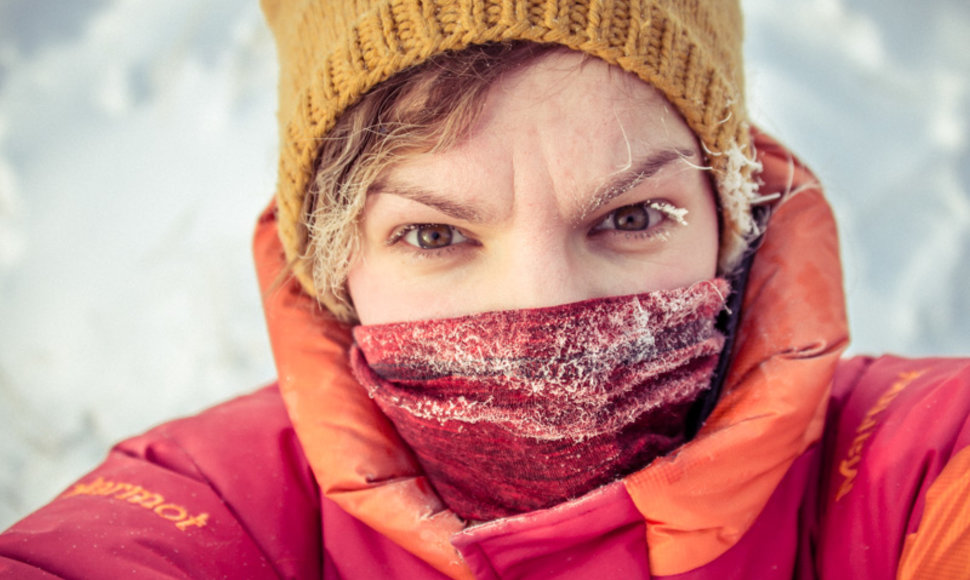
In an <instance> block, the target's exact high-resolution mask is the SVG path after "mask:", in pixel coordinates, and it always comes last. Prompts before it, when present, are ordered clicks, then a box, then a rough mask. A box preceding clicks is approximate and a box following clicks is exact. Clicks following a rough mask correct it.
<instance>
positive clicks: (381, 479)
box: [254, 134, 848, 577]
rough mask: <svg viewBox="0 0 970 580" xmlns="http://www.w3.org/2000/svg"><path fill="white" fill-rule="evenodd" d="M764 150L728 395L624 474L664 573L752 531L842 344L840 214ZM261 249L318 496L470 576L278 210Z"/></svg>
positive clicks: (814, 412)
mask: <svg viewBox="0 0 970 580" xmlns="http://www.w3.org/2000/svg"><path fill="white" fill-rule="evenodd" d="M755 145H756V148H757V150H758V156H759V160H760V161H761V163H762V164H763V171H762V173H761V180H762V182H763V183H762V185H761V192H762V193H763V194H772V193H778V194H780V195H781V198H780V199H779V200H778V201H776V202H775V203H774V207H773V208H772V216H771V220H770V222H769V225H768V227H767V231H766V234H765V236H764V237H763V239H762V240H761V242H760V247H759V248H758V251H757V255H756V257H755V259H754V261H753V263H752V266H751V271H750V276H749V281H748V285H747V288H746V291H745V296H744V299H743V307H742V312H741V322H740V325H739V327H738V331H737V335H736V338H735V343H734V349H733V354H732V362H731V365H730V367H729V372H728V375H727V377H726V380H725V383H724V390H723V392H722V395H721V399H720V401H719V402H718V404H717V406H716V407H715V409H714V411H713V413H712V414H711V416H710V417H709V418H708V420H707V422H706V423H705V425H704V426H703V427H702V429H701V430H700V432H699V433H698V435H697V436H696V437H695V438H694V439H693V440H692V441H690V442H689V443H687V444H685V445H684V446H682V447H681V448H680V449H678V450H677V451H676V452H674V453H672V454H670V455H668V456H665V457H662V458H659V459H657V460H656V461H654V462H653V463H651V464H650V465H648V466H646V467H645V468H643V469H642V470H640V471H638V472H637V473H634V474H632V475H630V476H628V477H627V478H625V479H624V481H623V484H624V485H625V488H626V491H627V492H628V493H629V495H630V498H631V499H632V501H633V502H634V504H635V505H636V506H637V509H638V510H639V511H640V513H641V514H642V515H643V518H644V520H645V523H646V529H647V541H648V544H649V546H650V554H649V556H650V565H651V569H652V571H653V572H654V573H655V574H658V575H667V574H676V573H680V572H684V571H687V570H690V569H692V568H695V567H697V566H700V565H703V564H705V563H708V562H710V561H712V560H714V559H715V558H717V557H718V556H720V555H721V554H723V553H724V552H726V551H727V550H728V549H729V548H730V547H731V546H733V545H734V544H735V543H736V542H737V541H738V540H739V539H740V538H741V536H742V535H743V534H744V533H745V531H746V530H747V529H748V528H749V527H750V526H751V524H752V523H753V521H754V520H755V518H756V517H757V515H758V514H759V512H760V511H761V509H762V508H763V507H764V505H765V504H766V502H767V501H768V498H769V497H770V496H771V494H772V492H773V491H774V489H775V487H776V486H777V484H778V482H779V481H780V480H781V479H782V477H783V476H784V474H785V473H786V471H787V470H788V468H789V467H790V466H791V464H792V462H793V461H794V460H795V459H796V458H797V457H798V456H799V455H801V454H802V453H803V452H804V451H805V449H806V448H808V447H809V446H810V445H812V444H813V443H815V442H816V441H818V439H819V438H820V436H821V433H822V428H823V422H824V415H825V407H826V404H827V402H828V393H829V388H830V383H831V378H832V375H833V373H834V371H835V366H836V362H837V361H838V359H839V355H840V354H841V352H842V350H843V349H844V347H845V346H846V344H847V341H848V335H847V330H846V320H845V308H844V297H843V294H842V276H841V266H840V262H839V250H838V241H837V234H836V227H835V223H834V220H833V216H832V214H831V211H830V209H829V207H828V205H827V203H826V202H825V200H824V198H823V196H822V193H821V190H820V188H819V186H818V184H817V182H816V180H815V179H814V177H813V176H812V175H811V174H810V173H809V172H808V170H807V169H805V168H804V167H803V166H802V165H801V164H800V163H799V162H798V161H797V160H796V159H795V158H794V157H793V156H792V155H791V154H790V153H789V152H788V151H787V150H785V149H784V148H783V147H782V146H780V145H779V144H778V143H776V142H774V141H772V140H771V139H770V138H768V137H766V136H764V135H761V134H755ZM254 251H255V257H256V265H257V271H258V274H259V280H260V285H261V288H262V294H263V301H264V310H265V315H266V320H267V325H268V329H269V333H270V340H271V342H272V346H273V354H274V357H275V359H276V365H277V370H278V373H279V382H280V389H281V391H282V393H283V397H284V400H285V403H286V407H287V411H288V413H289V415H290V418H291V420H292V422H293V425H294V428H295V430H296V432H297V434H298V436H299V439H300V442H301V444H302V446H303V448H304V451H305V453H306V455H307V458H308V460H309V463H310V465H311V467H312V469H313V472H314V475H315V477H316V478H317V481H318V482H319V484H320V487H321V492H322V493H323V494H324V495H325V496H326V497H328V498H329V499H331V500H333V501H334V502H336V503H337V504H338V505H340V506H341V507H342V508H343V509H344V510H345V511H347V512H348V513H350V514H351V515H353V516H355V517H357V518H358V519H359V520H361V521H362V522H364V523H366V524H367V525H369V526H371V527H372V528H374V529H376V530H378V531H380V532H381V533H382V534H384V535H385V536H387V537H388V538H390V539H391V540H393V541H394V542H395V543H397V544H398V545H400V546H402V547H404V548H405V549H407V550H408V551H410V552H411V553H413V554H415V555H417V556H418V557H420V558H422V559H423V560H425V561H426V562H428V563H430V564H431V565H433V566H434V567H435V568H437V569H439V570H441V571H442V572H445V573H446V574H448V575H450V576H452V577H467V576H468V575H469V572H468V570H467V568H466V567H465V566H464V564H463V563H462V562H461V560H460V557H459V556H458V554H457V552H456V551H455V549H454V547H453V546H452V544H451V538H452V536H453V535H454V534H455V533H457V532H459V531H461V530H462V529H463V528H464V526H465V523H464V522H462V521H461V520H460V519H459V518H458V517H457V516H455V515H454V514H453V513H452V512H451V511H450V510H448V508H447V507H446V506H445V505H444V504H443V503H442V502H441V500H440V499H439V498H438V497H437V495H436V494H435V493H434V491H433V489H432V488H431V486H430V485H429V483H428V481H427V479H426V477H425V476H424V475H423V474H422V471H421V468H420V466H419V465H418V463H417V461H416V459H415V458H414V456H413V454H412V453H411V451H410V450H409V449H408V448H407V446H406V445H405V444H404V443H403V442H402V441H401V439H400V438H399V437H398V435H397V434H396V432H395V430H394V428H393V427H392V426H391V424H390V423H389V421H388V420H387V419H386V418H385V417H384V415H383V414H382V413H381V412H380V410H379V409H378V408H377V407H376V406H375V404H374V403H373V402H372V401H371V400H370V398H369V397H368V396H367V393H366V392H365V390H364V389H363V388H362V387H360V386H359V385H358V384H357V382H356V381H355V379H354V378H353V375H352V373H351V372H350V368H349V359H348V350H349V348H350V346H351V341H352V339H351V336H350V329H349V327H347V326H346V325H344V324H341V323H339V322H337V321H336V320H334V319H333V317H332V316H330V315H329V314H328V313H327V312H326V311H325V310H324V309H323V308H322V307H320V306H319V305H318V304H317V303H316V302H315V301H314V300H313V298H311V297H310V296H308V295H307V294H306V293H305V292H304V291H303V290H302V289H301V286H300V284H299V283H298V282H297V281H296V280H295V279H294V278H292V276H289V277H288V276H287V274H286V272H287V265H286V259H285V257H284V254H283V249H282V246H281V244H280V242H279V238H278V236H277V229H276V219H275V207H274V206H273V205H271V206H270V207H269V208H268V209H267V210H266V211H265V212H264V213H263V215H262V216H261V218H260V220H259V223H258V225H257V228H256V234H255V241H254ZM486 525H488V524H486Z"/></svg>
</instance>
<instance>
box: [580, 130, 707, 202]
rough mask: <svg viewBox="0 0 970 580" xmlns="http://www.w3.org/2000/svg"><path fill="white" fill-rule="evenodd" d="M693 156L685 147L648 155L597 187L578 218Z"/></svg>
mask: <svg viewBox="0 0 970 580" xmlns="http://www.w3.org/2000/svg"><path fill="white" fill-rule="evenodd" d="M693 156H694V151H692V150H690V149H686V148H678V149H664V150H661V151H657V152H655V153H652V154H650V155H648V156H647V157H646V158H644V159H642V160H640V161H639V162H637V163H636V165H634V166H633V167H632V168H631V169H629V170H627V171H623V172H622V173H619V174H618V175H615V176H614V177H613V178H612V179H610V180H609V181H607V182H606V183H604V184H603V185H601V186H600V187H598V188H597V189H596V192H595V193H594V194H593V196H592V197H590V200H589V202H588V203H587V204H586V205H585V207H584V208H583V211H582V214H581V215H580V220H584V219H586V218H587V217H588V216H589V215H590V214H591V213H593V212H595V211H596V210H598V209H599V208H601V207H603V206H604V205H606V204H608V203H609V202H610V201H612V200H613V199H615V198H617V197H619V196H621V195H623V194H624V193H626V192H628V191H630V190H631V189H633V188H634V187H636V186H637V185H639V184H640V183H641V182H643V180H644V179H649V178H651V177H653V176H654V175H656V174H657V173H659V172H660V170H661V169H663V168H664V167H666V166H667V165H670V164H671V163H672V162H674V161H676V160H678V159H687V158H690V157H693Z"/></svg>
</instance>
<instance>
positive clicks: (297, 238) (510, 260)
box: [0, 0, 970, 578]
mask: <svg viewBox="0 0 970 580" xmlns="http://www.w3.org/2000/svg"><path fill="white" fill-rule="evenodd" d="M362 4H363V3H343V4H338V3H336V2H324V1H322V0H305V1H302V2H274V1H266V2H264V10H265V11H266V14H267V17H268V19H269V21H270V24H271V27H272V28H273V30H274V33H275V34H276V37H277V41H278V45H279V54H280V62H281V79H280V124H281V150H282V153H281V164H280V181H279V188H278V191H277V195H276V199H275V201H274V203H273V204H272V205H271V206H270V208H269V209H268V210H267V211H266V212H265V213H264V215H263V216H262V217H261V219H260V222H259V224H258V226H257V232H256V240H255V249H256V261H257V267H258V269H259V272H260V279H261V283H262V286H263V292H264V297H265V311H266V316H267V322H268V326H269V331H270V335H271V339H272V342H273V348H274V355H275V357H276V361H277V367H278V371H279V385H278V386H275V385H274V386H272V387H268V388H266V389H264V390H262V391H259V392H257V393H255V394H253V395H251V396H248V397H244V398H242V399H238V400H235V401H231V402H229V403H227V404H225V405H222V406H220V407H217V408H215V409H213V410H210V411H207V412H205V413H203V414H201V415H199V416H197V417H193V418H189V419H185V420H181V421H176V422H173V423H170V424H167V425H163V426H162V427H159V428H158V429H156V430H153V431H152V432H149V433H148V434H146V435H144V436H142V437H138V438H135V439H132V440H129V441H126V442H124V443H122V444H120V445H119V446H118V447H117V448H116V449H115V450H114V451H113V452H112V454H111V455H110V456H109V458H108V460H107V461H106V462H105V464H104V465H102V466H101V467H99V468H98V469H97V470H95V471H94V472H93V473H92V474H90V475H89V476H87V477H85V478H83V479H82V480H81V481H80V482H78V484H76V485H75V486H73V487H72V488H71V489H69V490H67V491H66V492H65V493H64V494H63V495H62V496H60V497H59V498H58V499H56V500H55V501H54V502H52V503H51V504H50V505H48V506H47V507H45V508H43V509H41V510H39V511H38V512H37V513H35V514H33V515H31V516H29V517H28V518H26V519H25V520H24V521H22V522H20V523H19V524H17V525H15V526H14V527H13V528H12V529H11V530H9V531H8V532H6V533H5V534H4V535H3V536H0V538H2V540H0V554H2V555H3V556H4V557H5V558H6V560H4V561H3V564H2V565H3V566H6V567H5V568H3V570H4V571H6V572H8V573H9V574H10V575H12V576H18V577H19V576H27V575H29V574H31V573H33V574H36V575H38V576H41V575H43V573H44V571H46V572H49V573H53V574H55V575H60V576H67V577H70V576H78V577H90V576H101V575H105V576H109V575H110V576H120V575H133V574H139V575H144V574H156V575H175V576H193V577H216V576H232V577H239V576H242V577H262V576H266V577H273V576H284V577H307V578H310V577H320V576H321V575H322V576H324V577H328V578H375V577H377V578H383V577H401V578H422V577H428V578H433V577H442V576H444V577H448V576H450V577H481V578H491V577H569V578H583V577H595V578H602V577H604V576H607V577H651V576H660V577H664V576H682V577H692V578H706V577H711V578H715V577H716V578H722V577H742V578H749V577H757V578H761V577H772V576H774V577H793V576H795V577H815V576H818V577H853V578H859V577H872V578H883V577H889V576H892V575H898V576H901V577H915V576H920V575H926V576H929V577H937V578H938V577H946V574H949V575H950V576H951V577H959V575H960V574H962V573H963V569H962V568H961V567H960V566H961V564H960V563H961V562H964V561H965V559H966V557H967V553H968V551H967V550H968V541H970V540H968V534H967V533H966V527H967V525H966V522H967V521H968V518H967V514H968V509H970V508H968V503H967V493H968V492H967V483H966V482H965V481H963V480H964V479H965V478H963V477H962V474H963V473H965V471H966V469H967V467H968V466H970V465H968V464H970V451H967V444H968V442H970V430H968V429H967V425H966V423H967V420H966V416H967V409H968V408H970V400H968V398H970V389H967V388H966V384H967V381H968V376H970V375H968V372H970V371H968V369H967V363H966V362H965V361H957V360H950V361H940V360H927V361H912V360H901V359H895V358H889V357H886V358H881V359H875V360H873V359H854V360H850V361H844V362H840V361H839V360H838V359H839V354H840V353H841V351H842V350H843V348H844V347H845V345H846V342H847V333H846V329H845V321H844V318H845V317H844V308H843V300H842V290H841V277H840V269H839V262H838V248H837V242H836V239H835V227H834V223H833V222H832V218H831V214H830V212H829V210H828V207H827V205H826V204H825V201H824V199H823V198H822V196H821V193H820V190H819V188H818V186H817V184H816V182H815V180H814V178H813V177H812V176H811V175H810V174H809V173H808V172H807V170H806V169H804V168H803V167H802V166H801V165H800V164H799V163H798V162H797V161H796V160H795V159H794V158H793V157H792V156H791V155H790V154H789V153H788V152H786V151H785V150H784V149H783V148H782V147H781V146H780V145H778V144H777V143H775V142H773V141H772V140H771V139H769V138H768V137H766V136H764V135H761V134H759V133H758V132H757V131H755V130H753V129H752V128H750V127H749V126H748V124H747V121H746V113H745V110H744V102H743V93H742V90H741V87H742V86H743V83H742V74H741V71H742V68H741V63H740V42H741V24H740V12H739V8H738V6H737V5H736V4H734V3H730V2H698V3H693V2H679V3H673V2H661V1H658V2H642V3H622V2H613V3H611V2H590V3H581V2H575V3H572V2H531V3H529V2H471V1H469V2H437V3H436V2H417V1H414V2H393V3H392V2H372V3H367V5H366V6H363V5H362ZM320 304H322V305H323V308H321V307H320ZM961 517H962V518H963V519H962V520H961V519H960V518H961ZM961 522H963V523H961Z"/></svg>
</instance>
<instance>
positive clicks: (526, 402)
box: [351, 280, 728, 520]
mask: <svg viewBox="0 0 970 580" xmlns="http://www.w3.org/2000/svg"><path fill="white" fill-rule="evenodd" d="M727 294H728V284H727V282H725V281H724V280H714V281H710V282H702V283H698V284H695V285H693V286H691V287H689V288H683V289H678V290H669V291H659V292H651V293H648V294H641V295H636V296H622V297H612V298H602V299H594V300H588V301H585V302H578V303H575V304H566V305H562V306H553V307H549V308H539V309H535V310H511V311H504V312H489V313H485V314H476V315H472V316H467V317H462V318H453V319H446V320H429V321H421V322H403V323H393V324H382V325H375V326H358V327H356V328H355V329H354V338H355V340H356V345H355V347H354V349H353V351H352V352H351V363H352V365H353V369H354V372H355V374H356V375H357V378H358V380H359V381H360V382H361V383H362V384H363V385H364V386H365V387H366V388H367V390H368V392H369V393H370V396H371V397H373V399H374V400H375V401H376V402H377V404H378V406H380V408H381V410H383V412H384V413H385V414H386V415H387V416H388V417H389V418H390V420H391V422H392V423H393V424H394V426H395V427H396V428H397V430H398V432H399V433H400V435H401V437H402V438H403V439H404V440H405V441H406V442H407V443H408V445H409V446H410V447H411V448H412V449H413V450H414V452H415V454H416V455H417V457H418V460H419V461H420V462H421V465H422V467H423V468H424V470H425V472H426V473H427V475H428V477H429V479H430V481H431V483H432V485H434V487H435V489H436V490H437V491H438V493H439V494H440V495H441V497H442V499H443V500H444V501H445V503H446V504H447V505H448V506H449V507H450V508H451V509H452V510H453V511H454V512H455V513H457V514H458V515H459V516H461V517H463V518H465V519H468V520H491V519H495V518H500V517H506V516H510V515H514V514H518V513H522V512H526V511H532V510H536V509H541V508H546V507H550V506H552V505H555V504H557V503H560V502H562V501H565V500H568V499H571V498H574V497H578V496H580V495H582V494H584V493H586V492H588V491H591V490H593V489H595V488H597V487H599V486H601V485H604V484H606V483H609V482H611V481H614V480H616V479H618V478H621V477H623V476H625V475H628V474H629V473H632V472H634V471H636V470H638V469H640V468H642V467H644V466H646V465H647V464H648V463H650V461H652V460H653V459H654V458H656V457H658V456H661V455H664V454H666V453H668V452H670V451H671V450H673V449H675V448H676V447H678V446H679V445H681V444H682V443H683V442H684V440H685V431H686V424H687V415H688V412H689V410H690V408H691V404H692V403H693V402H694V401H695V400H696V399H697V398H698V397H699V396H700V395H701V393H702V392H703V391H704V390H705V389H707V388H708V386H709V384H710V381H711V376H712V374H713V372H714V368H715V366H716V364H717V359H718V355H719V354H720V351H721V349H722V347H723V345H724V337H723V336H722V335H721V333H720V332H718V331H717V329H716V328H715V320H716V317H717V315H718V313H719V312H720V311H721V309H722V308H723V307H724V301H725V298H726V296H727Z"/></svg>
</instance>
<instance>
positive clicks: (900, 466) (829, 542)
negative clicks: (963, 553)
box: [818, 356, 970, 577]
mask: <svg viewBox="0 0 970 580" xmlns="http://www.w3.org/2000/svg"><path fill="white" fill-rule="evenodd" d="M968 416H970V359H955V358H954V359H943V358H936V359H906V358H899V357H894V356H884V357H879V358H868V357H860V358H856V359H852V360H849V361H845V362H843V363H842V364H841V366H840V367H839V369H838V371H837V373H836V375H835V379H834V383H833V387H832V400H831V404H830V407H829V413H828V417H827V421H826V434H825V439H824V443H823V457H824V460H823V464H822V465H823V467H822V469H823V475H822V480H821V488H820V494H821V496H820V499H821V502H820V506H821V510H822V511H821V513H820V518H821V529H820V536H819V538H820V540H819V550H818V553H819V558H820V562H821V564H822V566H821V567H822V569H823V570H825V569H826V566H828V565H835V566H838V567H839V568H840V569H841V570H842V571H843V572H844V571H845V570H846V566H849V568H848V569H849V570H856V571H864V572H865V574H869V575H870V576H872V577H895V576H896V572H897V569H898V567H899V563H900V557H901V549H902V546H903V544H904V542H905V540H906V538H907V537H908V536H910V535H912V534H914V533H916V532H917V530H919V528H920V526H921V523H923V524H925V521H924V520H925V518H924V516H925V515H926V510H927V498H928V497H929V496H932V490H933V487H934V485H935V484H937V483H938V480H939V478H940V476H941V474H943V473H944V472H945V470H946V469H947V467H948V466H949V465H950V463H951V462H952V461H953V460H954V459H955V458H957V457H958V456H960V454H961V453H962V452H965V451H966V450H967V449H968V447H970V419H968ZM964 454H965V453H964ZM963 508H964V509H966V505H964V506H963ZM966 526H970V521H968V522H966V523H965V527H966ZM859 546H870V549H867V550H861V549H858V547H859ZM828 572H829V573H831V574H835V573H836V572H838V570H836V569H831V570H828ZM865 574H864V575H865ZM824 575H825V574H823V576H824Z"/></svg>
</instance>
